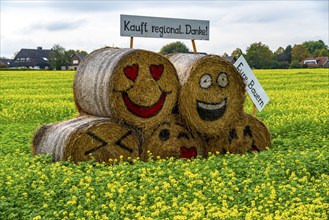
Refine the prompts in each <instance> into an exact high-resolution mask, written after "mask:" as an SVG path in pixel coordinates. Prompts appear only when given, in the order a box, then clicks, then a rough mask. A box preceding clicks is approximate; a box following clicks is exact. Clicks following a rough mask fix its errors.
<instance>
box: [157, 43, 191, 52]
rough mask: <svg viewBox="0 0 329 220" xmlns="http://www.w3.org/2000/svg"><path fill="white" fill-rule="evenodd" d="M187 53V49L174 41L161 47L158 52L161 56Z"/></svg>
mask: <svg viewBox="0 0 329 220" xmlns="http://www.w3.org/2000/svg"><path fill="white" fill-rule="evenodd" d="M187 52H189V49H188V47H187V46H186V45H185V44H184V43H182V42H180V41H176V42H173V43H170V44H167V45H165V46H163V47H162V48H161V50H160V53H161V54H170V53H187Z"/></svg>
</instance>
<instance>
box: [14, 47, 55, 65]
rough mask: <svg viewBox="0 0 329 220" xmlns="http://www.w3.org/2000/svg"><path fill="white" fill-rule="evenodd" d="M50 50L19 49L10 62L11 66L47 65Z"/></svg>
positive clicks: (39, 48)
mask: <svg viewBox="0 0 329 220" xmlns="http://www.w3.org/2000/svg"><path fill="white" fill-rule="evenodd" d="M50 52H51V50H43V49H42V48H41V47H38V49H21V50H20V51H19V52H18V54H17V55H16V56H15V58H14V61H13V62H11V65H10V66H11V67H24V66H25V67H29V66H40V67H41V66H49V62H48V59H49V55H50Z"/></svg>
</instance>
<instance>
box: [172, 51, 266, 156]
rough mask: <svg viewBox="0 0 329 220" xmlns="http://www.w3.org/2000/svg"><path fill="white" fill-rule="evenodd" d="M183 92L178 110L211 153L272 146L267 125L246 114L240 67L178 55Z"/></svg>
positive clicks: (174, 58)
mask: <svg viewBox="0 0 329 220" xmlns="http://www.w3.org/2000/svg"><path fill="white" fill-rule="evenodd" d="M169 59H170V61H171V62H172V63H173V64H174V66H175V68H176V70H177V74H178V76H179V81H180V84H181V86H182V87H181V90H180V94H179V98H178V109H179V113H180V114H181V117H182V118H183V120H184V122H185V123H186V125H187V126H188V127H189V128H190V129H191V130H195V131H197V132H199V133H200V134H201V135H202V136H203V138H204V140H205V141H206V142H207V151H208V152H213V153H215V152H216V151H218V152H222V153H225V152H227V151H228V152H231V153H245V152H248V151H251V150H257V151H260V150H263V149H265V148H266V147H269V146H270V144H271V136H270V133H269V131H268V129H267V128H266V126H265V125H264V124H263V123H262V122H261V121H260V120H259V119H257V118H255V117H252V116H250V115H248V114H246V113H244V111H243V105H244V101H245V84H244V82H243V79H242V77H241V75H240V74H239V73H238V71H237V70H236V68H235V67H234V66H233V65H232V64H231V63H229V62H228V61H226V60H225V59H223V58H221V57H220V56H217V55H201V54H197V55H195V54H174V55H171V56H169Z"/></svg>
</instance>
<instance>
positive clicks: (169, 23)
mask: <svg viewBox="0 0 329 220" xmlns="http://www.w3.org/2000/svg"><path fill="white" fill-rule="evenodd" d="M120 35H121V36H129V37H153V38H175V39H193V40H209V21H205V20H186V19H174V18H160V17H143V16H132V15H120Z"/></svg>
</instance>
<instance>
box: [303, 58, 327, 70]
mask: <svg viewBox="0 0 329 220" xmlns="http://www.w3.org/2000/svg"><path fill="white" fill-rule="evenodd" d="M300 64H301V65H307V66H308V67H327V68H328V67H329V58H328V57H308V58H305V59H303V60H302V61H301V62H300Z"/></svg>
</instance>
